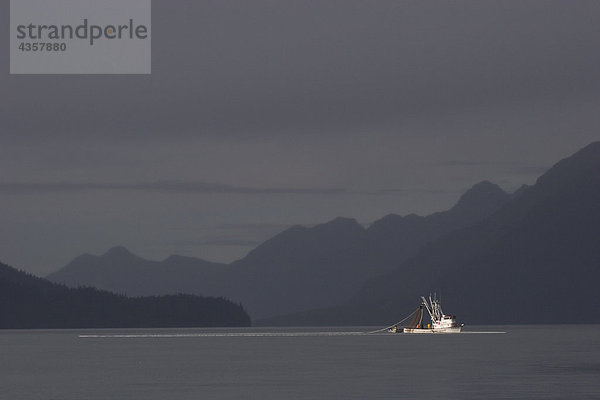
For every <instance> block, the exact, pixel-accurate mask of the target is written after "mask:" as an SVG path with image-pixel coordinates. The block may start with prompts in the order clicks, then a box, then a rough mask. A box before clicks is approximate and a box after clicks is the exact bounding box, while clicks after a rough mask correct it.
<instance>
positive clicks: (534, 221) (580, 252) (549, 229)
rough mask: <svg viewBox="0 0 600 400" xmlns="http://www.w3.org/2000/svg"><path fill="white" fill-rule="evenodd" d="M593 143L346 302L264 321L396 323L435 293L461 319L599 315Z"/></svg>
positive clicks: (597, 174) (561, 319) (599, 187)
mask: <svg viewBox="0 0 600 400" xmlns="http://www.w3.org/2000/svg"><path fill="white" fill-rule="evenodd" d="M599 281H600V142H595V143H592V144H590V145H588V146H587V147H585V148H584V149H582V150H580V151H579V152H577V153H576V154H574V155H573V156H571V157H569V158H566V159H564V160H562V161H560V162H559V163H557V164H556V165H555V166H554V167H552V168H551V169H550V170H549V171H547V172H546V173H545V174H544V175H542V176H541V177H540V178H539V179H538V180H537V182H536V184H535V185H534V186H532V187H529V188H525V189H524V190H521V191H520V193H519V194H518V196H515V198H514V199H513V200H511V201H510V202H508V203H507V204H505V205H504V206H503V207H501V208H500V209H498V210H497V211H496V212H494V213H493V214H491V215H490V216H489V217H487V218H484V219H483V220H482V221H480V222H478V223H476V224H474V225H473V226H471V227H467V228H464V229H460V230H456V231H454V232H450V233H449V234H447V235H445V236H442V237H439V238H438V239H437V240H436V241H434V242H432V243H429V244H428V245H427V246H425V247H424V248H422V249H421V250H420V251H419V252H418V253H417V254H416V255H414V256H413V257H411V258H410V259H408V260H405V261H404V262H402V263H401V264H400V265H399V266H398V267H397V268H395V269H393V270H392V271H389V272H388V273H385V274H383V275H382V276H379V277H377V278H374V279H371V280H370V281H369V282H367V283H366V284H365V285H364V286H363V287H362V289H361V290H360V291H358V293H357V294H355V296H354V297H353V298H352V300H350V301H349V302H347V303H346V304H345V305H343V306H339V307H331V308H327V309H320V310H312V311H309V312H303V313H295V314H292V315H287V316H283V317H279V318H273V319H270V320H266V321H262V323H264V324H300V325H301V324H314V325H318V324H348V323H352V324H361V323H363V324H367V323H393V322H394V321H397V320H399V319H401V318H402V317H403V316H405V315H407V314H408V313H410V312H411V311H412V310H413V309H414V308H416V307H417V305H418V302H419V296H420V295H423V294H427V293H430V292H432V291H437V292H438V294H441V295H442V298H443V300H444V301H443V305H444V308H445V310H446V311H447V312H452V313H459V314H460V315H459V319H462V321H464V322H466V323H488V324H500V323H596V321H598V320H599V319H600V292H599V289H598V282H599Z"/></svg>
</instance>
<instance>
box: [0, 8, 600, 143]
mask: <svg viewBox="0 0 600 400" xmlns="http://www.w3.org/2000/svg"><path fill="white" fill-rule="evenodd" d="M599 13H600V3H598V2H596V1H577V2H565V1H544V2H541V1H523V2H492V1H457V2H423V1H402V2H399V1H395V0H394V1H385V0H381V1H377V2H376V5H374V4H373V3H370V2H365V1H357V0H344V1H334V0H328V1H323V2H313V1H294V0H291V1H268V0H252V1H241V0H239V1H223V0H218V1H216V0H215V1H206V0H205V1H201V2H185V1H183V0H179V1H172V2H155V3H154V4H153V25H152V30H153V74H152V75H151V76H121V77H113V76H111V77H106V76H53V77H47V76H36V77H31V76H30V77H27V78H24V77H21V76H11V77H9V76H8V75H7V74H2V77H1V78H0V79H1V81H0V84H1V85H2V86H4V87H8V89H9V90H8V91H5V90H4V91H3V93H4V95H3V96H2V97H3V99H2V100H0V101H1V103H0V104H3V105H4V107H1V108H0V118H1V119H2V120H3V122H4V126H3V128H4V132H3V135H4V136H5V137H6V136H11V137H12V138H13V140H18V139H19V138H23V137H24V136H25V137H31V136H34V137H36V138H38V139H39V140H44V139H45V138H50V137H52V138H53V139H56V137H59V136H67V137H70V138H71V139H72V140H83V139H85V137H86V136H89V134H93V135H102V136H103V137H105V138H108V137H110V138H112V139H111V140H115V141H123V140H127V139H131V138H136V137H144V138H145V139H148V140H149V139H152V138H155V139H172V138H173V137H178V136H190V135H193V136H195V135H227V136H234V137H236V136H251V137H254V136H262V137H264V136H265V135H270V134H278V135H281V134H284V133H291V134H296V133H298V132H305V133H310V132H314V133H322V132H324V131H327V132H328V134H333V133H335V132H338V133H340V132H346V131H348V130H352V129H354V130H356V129H361V128H365V127H370V128H371V129H372V128H373V127H377V126H381V127H382V126H386V124H390V123H392V122H394V121H398V120H399V121H403V120H411V119H413V118H420V117H423V116H429V115H432V114H440V113H449V112H461V111H465V110H472V109H474V108H480V107H488V106H492V105H493V106H498V105H502V104H514V103H522V104H527V103H529V102H537V103H540V102H542V103H543V102H548V101H562V99H565V98H572V97H578V98H579V97H585V96H592V97H594V96H597V93H598V90H599V89H600V78H599V77H598V74H597V68H596V66H597V65H599V63H600V52H598V48H599V47H600V32H599V31H598V29H597V21H596V20H595V19H594V18H593V17H592V16H593V15H598V14H599ZM5 15H6V14H5ZM6 42H7V41H5V42H3V44H2V46H3V47H2V49H1V50H2V54H7V51H6V48H5V46H6ZM4 68H6V67H4ZM6 93H11V95H10V97H8V96H6ZM32 110H35V113H36V115H35V118H31V112H32ZM107 140H108V139H107Z"/></svg>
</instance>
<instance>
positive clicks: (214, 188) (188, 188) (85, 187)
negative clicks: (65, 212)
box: [0, 181, 347, 195]
mask: <svg viewBox="0 0 600 400" xmlns="http://www.w3.org/2000/svg"><path fill="white" fill-rule="evenodd" d="M90 190H127V191H150V192H159V193H192V194H193V193H233V194H309V195H331V194H344V193H346V192H347V191H346V190H345V189H341V188H256V187H243V186H233V185H226V184H221V183H210V182H182V181H159V182H147V183H82V182H48V183H25V182H8V183H0V194H6V195H21V194H43V193H68V192H81V191H90Z"/></svg>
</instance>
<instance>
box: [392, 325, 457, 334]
mask: <svg viewBox="0 0 600 400" xmlns="http://www.w3.org/2000/svg"><path fill="white" fill-rule="evenodd" d="M461 331H462V326H455V327H447V328H404V333H460V332H461Z"/></svg>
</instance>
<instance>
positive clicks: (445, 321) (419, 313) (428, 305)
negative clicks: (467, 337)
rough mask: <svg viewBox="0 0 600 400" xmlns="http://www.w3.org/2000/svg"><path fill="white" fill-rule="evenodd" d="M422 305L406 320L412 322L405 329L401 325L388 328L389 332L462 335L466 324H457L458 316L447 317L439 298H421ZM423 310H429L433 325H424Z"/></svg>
mask: <svg viewBox="0 0 600 400" xmlns="http://www.w3.org/2000/svg"><path fill="white" fill-rule="evenodd" d="M421 300H422V302H421V305H420V306H419V308H418V309H417V310H415V312H413V313H412V314H411V315H409V316H408V317H407V318H405V319H404V320H408V319H409V318H410V321H409V322H408V324H407V325H406V326H404V327H403V328H401V327H400V324H399V323H398V324H396V325H393V326H391V327H390V328H388V331H390V332H393V333H400V332H404V333H460V332H461V331H462V328H463V326H464V325H465V324H459V323H458V322H456V316H454V315H446V314H444V312H443V311H442V304H441V303H440V301H439V300H438V299H437V296H435V295H434V296H433V297H431V295H429V298H428V299H426V298H425V297H423V296H421ZM423 308H425V310H427V313H428V314H429V317H430V319H431V323H429V324H427V326H425V324H424V323H423V313H424V311H423Z"/></svg>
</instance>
